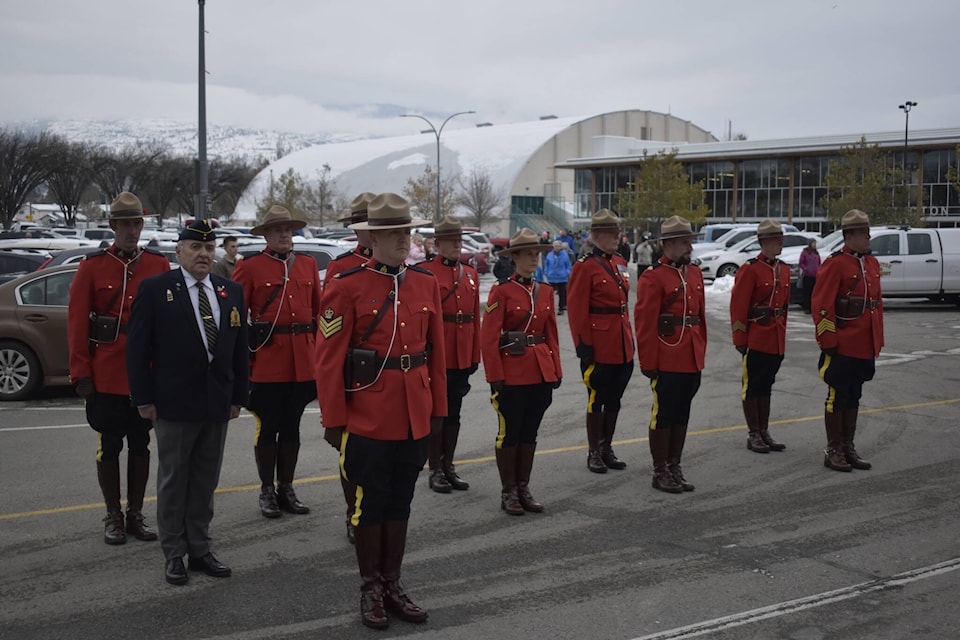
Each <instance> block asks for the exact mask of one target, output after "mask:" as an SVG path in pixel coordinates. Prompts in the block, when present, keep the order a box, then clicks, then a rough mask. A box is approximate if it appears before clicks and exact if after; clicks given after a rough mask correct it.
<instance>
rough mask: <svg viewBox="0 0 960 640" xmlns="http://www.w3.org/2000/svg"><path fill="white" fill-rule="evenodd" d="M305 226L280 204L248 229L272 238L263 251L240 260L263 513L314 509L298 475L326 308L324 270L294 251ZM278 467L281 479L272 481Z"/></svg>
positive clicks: (236, 273) (274, 514) (239, 279)
mask: <svg viewBox="0 0 960 640" xmlns="http://www.w3.org/2000/svg"><path fill="white" fill-rule="evenodd" d="M304 226H306V223H305V222H304V221H303V220H295V219H294V218H293V217H292V216H291V215H290V212H289V211H287V210H286V209H284V208H283V207H281V206H278V205H274V206H273V207H271V208H270V210H269V211H268V212H267V214H266V216H265V217H264V220H263V222H261V223H260V224H259V225H257V226H255V227H254V228H253V229H251V230H250V233H252V234H253V235H262V236H263V237H264V238H266V241H267V247H266V249H264V250H263V252H262V253H259V254H257V255H255V256H252V257H250V258H246V259H244V260H241V261H240V262H239V263H237V267H236V269H235V270H234V272H233V279H234V280H235V281H237V282H239V283H240V285H241V286H243V298H244V300H245V302H246V305H247V307H248V312H249V317H250V321H251V331H250V341H249V347H250V355H251V371H250V383H251V384H250V402H249V405H248V406H247V408H248V409H249V410H250V412H251V413H253V414H254V416H255V417H256V419H257V432H256V437H255V440H254V454H255V457H256V461H257V471H258V472H259V475H260V483H261V488H260V512H261V513H262V514H263V516H264V517H267V518H276V517H279V516H280V515H281V509H282V510H284V511H287V512H289V513H300V514H302V513H308V512H309V511H310V509H309V508H308V507H307V506H306V505H304V504H303V503H302V502H300V500H299V499H297V494H296V492H295V491H294V489H293V476H294V473H295V471H296V467H297V457H298V455H299V451H300V418H301V417H302V416H303V410H304V408H305V407H306V406H307V404H309V403H310V402H312V401H313V400H314V399H315V398H316V397H317V396H316V384H315V382H314V376H313V351H314V348H315V339H314V334H315V333H316V330H317V325H316V317H317V315H318V314H319V312H320V293H321V289H320V274H319V271H318V269H317V262H316V260H314V259H313V258H312V257H310V256H305V255H297V254H296V253H295V252H294V251H293V232H294V231H296V230H298V229H302V228H303V227H304ZM274 469H276V479H277V486H276V488H275V487H274Z"/></svg>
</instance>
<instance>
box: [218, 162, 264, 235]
mask: <svg viewBox="0 0 960 640" xmlns="http://www.w3.org/2000/svg"><path fill="white" fill-rule="evenodd" d="M266 165H267V163H266V162H265V161H261V162H259V163H257V164H250V163H248V162H247V161H246V160H244V159H242V158H229V159H226V160H221V159H219V158H217V159H214V160H213V161H212V162H211V163H210V172H209V183H210V186H209V190H210V200H211V209H210V211H211V212H212V213H214V214H216V215H217V217H219V218H222V219H223V220H229V219H230V218H231V217H232V216H233V212H234V210H235V209H236V208H237V202H239V201H240V197H241V196H242V195H243V192H244V190H246V188H247V187H248V186H249V185H250V183H251V182H252V181H253V179H254V178H255V177H256V175H257V174H258V173H260V171H261V170H262V169H263V168H264V167H265V166H266Z"/></svg>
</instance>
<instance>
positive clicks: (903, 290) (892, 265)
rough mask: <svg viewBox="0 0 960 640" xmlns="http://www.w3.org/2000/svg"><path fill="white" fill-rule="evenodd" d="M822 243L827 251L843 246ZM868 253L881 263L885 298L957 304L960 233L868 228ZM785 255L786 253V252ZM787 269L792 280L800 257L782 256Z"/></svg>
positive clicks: (840, 244)
mask: <svg viewBox="0 0 960 640" xmlns="http://www.w3.org/2000/svg"><path fill="white" fill-rule="evenodd" d="M837 240H838V241H837V242H833V243H822V246H820V247H818V248H819V249H820V251H821V255H822V256H823V257H824V258H826V255H824V250H826V252H827V255H829V252H832V251H836V250H838V249H840V248H841V247H842V246H843V242H842V240H841V239H839V238H838V239H837ZM870 249H871V251H872V253H873V255H874V256H876V258H877V260H879V262H880V273H881V280H880V286H881V287H882V288H883V297H884V298H929V299H930V300H935V301H950V302H956V303H957V304H960V229H916V228H912V227H871V228H870ZM785 253H786V251H785ZM781 259H783V261H784V262H786V263H787V264H789V265H790V270H791V274H792V275H793V277H794V279H795V278H796V274H797V268H796V264H797V260H798V259H799V254H796V255H794V254H793V253H792V252H791V255H789V256H787V255H783V256H781Z"/></svg>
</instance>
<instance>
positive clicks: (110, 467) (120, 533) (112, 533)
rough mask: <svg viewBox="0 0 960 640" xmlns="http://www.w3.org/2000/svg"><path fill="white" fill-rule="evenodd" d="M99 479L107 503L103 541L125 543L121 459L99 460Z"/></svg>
mask: <svg viewBox="0 0 960 640" xmlns="http://www.w3.org/2000/svg"><path fill="white" fill-rule="evenodd" d="M97 479H98V480H99V481H100V491H101V492H102V493H103V501H104V503H105V504H106V505H107V517H106V518H104V519H103V522H104V527H103V541H104V542H106V543H107V544H123V543H125V542H126V541H127V534H126V533H125V532H124V530H123V513H122V512H121V511H120V460H119V459H117V458H113V459H111V460H99V461H97Z"/></svg>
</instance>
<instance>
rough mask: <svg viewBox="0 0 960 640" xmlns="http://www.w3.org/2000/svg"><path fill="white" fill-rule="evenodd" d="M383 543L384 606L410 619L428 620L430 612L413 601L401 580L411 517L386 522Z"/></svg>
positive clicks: (415, 620)
mask: <svg viewBox="0 0 960 640" xmlns="http://www.w3.org/2000/svg"><path fill="white" fill-rule="evenodd" d="M380 544H381V552H380V580H381V582H383V605H384V608H385V609H386V610H387V611H389V612H390V613H392V614H394V615H396V616H397V617H398V618H400V619H401V620H404V621H406V622H426V620H427V612H426V611H424V610H423V608H421V607H418V606H417V605H416V604H414V603H413V601H412V600H411V599H410V596H409V595H407V591H406V589H404V587H403V583H402V582H401V581H400V567H401V565H403V553H404V550H405V549H406V545H407V521H406V520H387V521H386V522H384V523H383V539H382V541H381V543H380Z"/></svg>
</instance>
